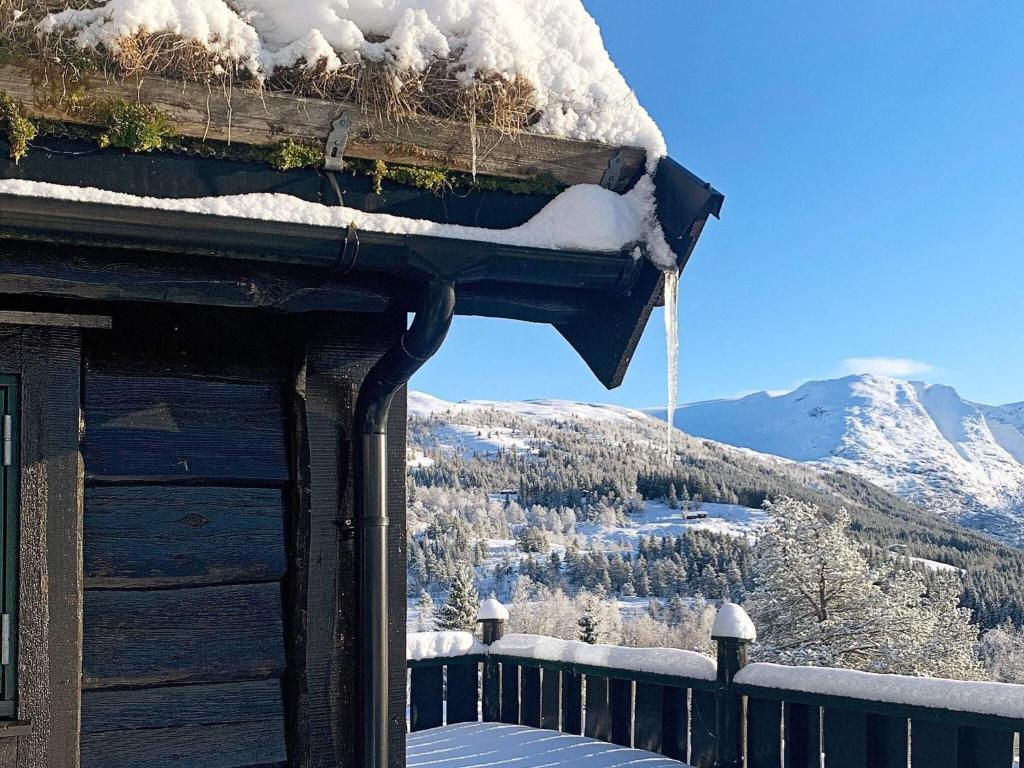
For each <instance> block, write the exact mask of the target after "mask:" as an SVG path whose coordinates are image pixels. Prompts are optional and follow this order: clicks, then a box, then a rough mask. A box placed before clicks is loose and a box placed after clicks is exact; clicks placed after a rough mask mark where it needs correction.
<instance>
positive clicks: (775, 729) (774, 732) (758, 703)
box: [747, 698, 906, 768]
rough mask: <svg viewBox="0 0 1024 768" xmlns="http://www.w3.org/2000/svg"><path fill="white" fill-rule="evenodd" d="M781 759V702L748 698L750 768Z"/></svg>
mask: <svg viewBox="0 0 1024 768" xmlns="http://www.w3.org/2000/svg"><path fill="white" fill-rule="evenodd" d="M781 759H782V704H781V702H778V701H772V700H771V699H755V698H750V699H747V766H748V768H779V765H780V761H781ZM903 768H906V766H903Z"/></svg>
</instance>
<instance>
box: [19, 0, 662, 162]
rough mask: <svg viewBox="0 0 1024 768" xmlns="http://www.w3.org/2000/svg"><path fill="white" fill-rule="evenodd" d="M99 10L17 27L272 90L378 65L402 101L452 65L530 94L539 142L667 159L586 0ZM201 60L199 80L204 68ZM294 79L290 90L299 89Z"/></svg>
mask: <svg viewBox="0 0 1024 768" xmlns="http://www.w3.org/2000/svg"><path fill="white" fill-rule="evenodd" d="M94 5H95V7H89V8H85V9H77V8H75V7H74V6H73V5H71V4H70V3H69V8H68V9H67V10H63V11H58V12H56V13H51V14H48V15H46V16H44V17H43V18H41V19H33V18H31V17H26V18H24V19H20V20H17V19H15V21H16V22H17V23H20V24H21V25H22V26H24V25H25V24H27V23H35V24H36V30H37V32H38V33H39V35H40V37H41V38H42V39H43V40H44V41H47V40H49V41H50V42H49V46H50V48H51V49H54V48H55V49H56V50H60V45H62V44H63V45H66V44H67V43H68V42H69V41H73V43H74V45H75V46H77V47H78V48H80V49H83V50H99V51H102V52H104V53H106V54H109V55H111V56H113V58H114V60H115V61H117V60H118V57H119V56H122V58H128V54H129V53H135V52H136V49H137V48H138V46H140V45H142V44H144V41H145V39H146V38H148V37H150V36H152V38H159V37H160V36H161V35H163V36H165V37H166V36H173V37H174V39H176V40H181V41H184V42H185V43H192V44H195V45H197V46H198V47H199V48H200V49H201V51H202V52H203V53H205V54H207V55H208V56H209V57H210V71H209V72H201V73H195V72H191V71H187V70H186V69H185V68H183V67H180V66H179V67H177V68H173V67H172V69H171V72H172V74H174V75H191V76H192V77H193V78H195V77H196V76H202V75H203V74H206V75H211V76H212V75H218V74H222V73H225V72H235V73H237V74H239V75H248V76H250V77H252V78H254V79H256V80H257V81H259V82H268V83H270V84H271V85H273V82H272V79H273V77H274V76H275V75H278V74H281V73H285V72H287V73H291V74H292V75H294V76H297V77H299V78H301V77H302V75H303V74H304V73H305V74H310V73H312V74H315V75H316V76H317V77H319V78H320V80H321V81H324V78H325V77H329V76H330V75H331V74H335V73H337V74H345V73H348V72H351V71H352V70H353V68H358V67H359V66H360V65H361V64H362V63H365V62H377V63H383V64H385V65H386V66H387V67H388V69H389V71H391V72H392V73H393V74H394V78H395V87H396V88H399V89H400V88H401V87H402V83H401V77H402V73H410V72H411V73H421V74H422V73H424V72H427V71H428V70H430V69H431V68H432V67H434V66H435V65H436V64H437V63H438V62H441V63H443V64H444V77H445V78H446V79H447V80H449V81H451V82H452V83H453V84H457V85H458V86H461V87H463V88H471V87H474V86H476V85H479V84H494V83H496V82H504V83H509V82H515V81H517V80H521V81H524V82H525V83H528V84H529V86H530V87H531V88H532V95H531V102H532V103H531V105H530V106H531V107H532V109H531V110H530V114H529V115H527V122H529V123H531V124H530V130H533V131H537V132H540V133H546V134H551V135H556V136H561V137H566V138H575V139H588V140H595V141H601V142H605V143H608V144H614V145H625V146H637V147H642V148H644V149H646V150H647V151H648V153H649V158H650V166H649V168H650V169H651V170H653V168H654V165H655V164H656V163H657V160H658V159H659V158H660V157H662V156H663V155H664V154H665V142H664V139H663V137H662V135H661V132H660V131H659V130H658V128H657V126H656V125H655V123H654V121H653V120H652V119H651V117H650V116H649V115H648V113H647V112H646V111H645V110H644V109H643V107H641V106H640V104H639V102H638V101H637V99H636V96H635V94H634V93H633V92H632V90H631V89H630V88H629V86H628V85H627V84H626V81H625V80H624V78H623V77H622V75H621V73H620V72H619V70H618V69H617V68H616V66H615V65H614V63H613V62H612V61H611V58H610V57H609V55H608V53H607V51H606V50H605V47H604V43H603V41H602V38H601V32H600V30H599V28H598V26H597V24H596V23H595V21H594V19H593V18H592V17H591V16H590V14H589V13H587V11H586V9H585V8H584V7H583V3H582V2H581V0H519V1H518V2H509V0H347V1H346V2H338V0H107V1H106V2H100V3H95V4H94ZM49 7H50V8H53V7H54V4H53V3H50V4H49ZM0 21H5V20H3V19H0ZM140 39H141V40H143V43H140ZM150 50H153V48H152V46H150ZM154 52H155V53H156V54H158V55H157V56H156V57H155V59H156V60H157V61H158V62H159V63H160V65H161V66H164V67H168V66H171V65H170V64H168V57H167V56H160V55H159V54H163V53H164V52H163V51H154ZM195 59H196V57H192V59H191V61H190V62H189V65H190V66H191V67H192V68H195V67H196V66H198V65H197V63H196V61H195ZM121 63H122V64H124V62H121ZM132 64H136V62H135V61H132ZM295 79H296V78H295V77H292V78H291V80H290V81H289V82H290V83H291V84H292V85H294V83H295ZM399 95H400V96H402V98H407V97H408V96H409V94H405V95H401V94H399Z"/></svg>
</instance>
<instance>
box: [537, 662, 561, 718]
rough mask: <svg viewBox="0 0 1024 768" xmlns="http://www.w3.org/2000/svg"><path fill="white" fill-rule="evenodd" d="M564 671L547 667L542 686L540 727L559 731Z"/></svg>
mask: <svg viewBox="0 0 1024 768" xmlns="http://www.w3.org/2000/svg"><path fill="white" fill-rule="evenodd" d="M561 686H562V673H561V672H560V671H558V670H557V669H545V670H544V676H543V678H542V679H541V686H540V727H541V728H547V729H549V730H552V731H557V730H558V727H559V725H560V723H561V712H560V710H561V706H562V690H561Z"/></svg>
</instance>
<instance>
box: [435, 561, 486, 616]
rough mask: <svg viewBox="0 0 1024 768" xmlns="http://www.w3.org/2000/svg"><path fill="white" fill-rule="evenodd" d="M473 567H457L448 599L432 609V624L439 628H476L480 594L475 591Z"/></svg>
mask: <svg viewBox="0 0 1024 768" xmlns="http://www.w3.org/2000/svg"><path fill="white" fill-rule="evenodd" d="M474 582H475V576H474V573H473V569H472V568H470V567H469V566H468V565H467V566H464V567H462V568H459V569H458V570H457V571H456V572H455V576H454V578H453V579H452V587H451V589H450V590H449V591H448V599H447V600H446V601H445V602H444V603H442V604H441V605H439V606H437V607H436V608H435V609H434V624H435V626H436V628H437V629H440V630H461V631H466V632H472V631H473V630H474V629H475V628H476V615H477V611H478V610H479V607H480V596H479V595H478V594H477V591H476V584H475V583H474Z"/></svg>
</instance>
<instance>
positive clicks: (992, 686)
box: [734, 664, 1024, 719]
mask: <svg viewBox="0 0 1024 768" xmlns="http://www.w3.org/2000/svg"><path fill="white" fill-rule="evenodd" d="M734 680H735V682H736V683H737V684H739V685H751V686H757V687H759V688H771V689H774V690H782V691H799V692H801V693H813V694H818V695H822V696H840V697H844V698H849V699H861V700H863V701H868V702H885V703H888V704H902V705H904V706H911V707H925V708H928V709H945V710H952V711H956V712H972V713H975V714H979V715H994V716H996V717H1007V718H1015V719H1024V685H1013V684H1011V683H989V682H965V681H960V680H942V679H938V678H927V677H909V676H906V675H881V674H876V673H872V672H859V671H857V670H854V669H831V668H828V667H787V666H783V665H781V664H750V665H748V666H746V667H744V668H743V669H741V670H740V671H739V672H738V673H737V674H736V677H735V678H734Z"/></svg>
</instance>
